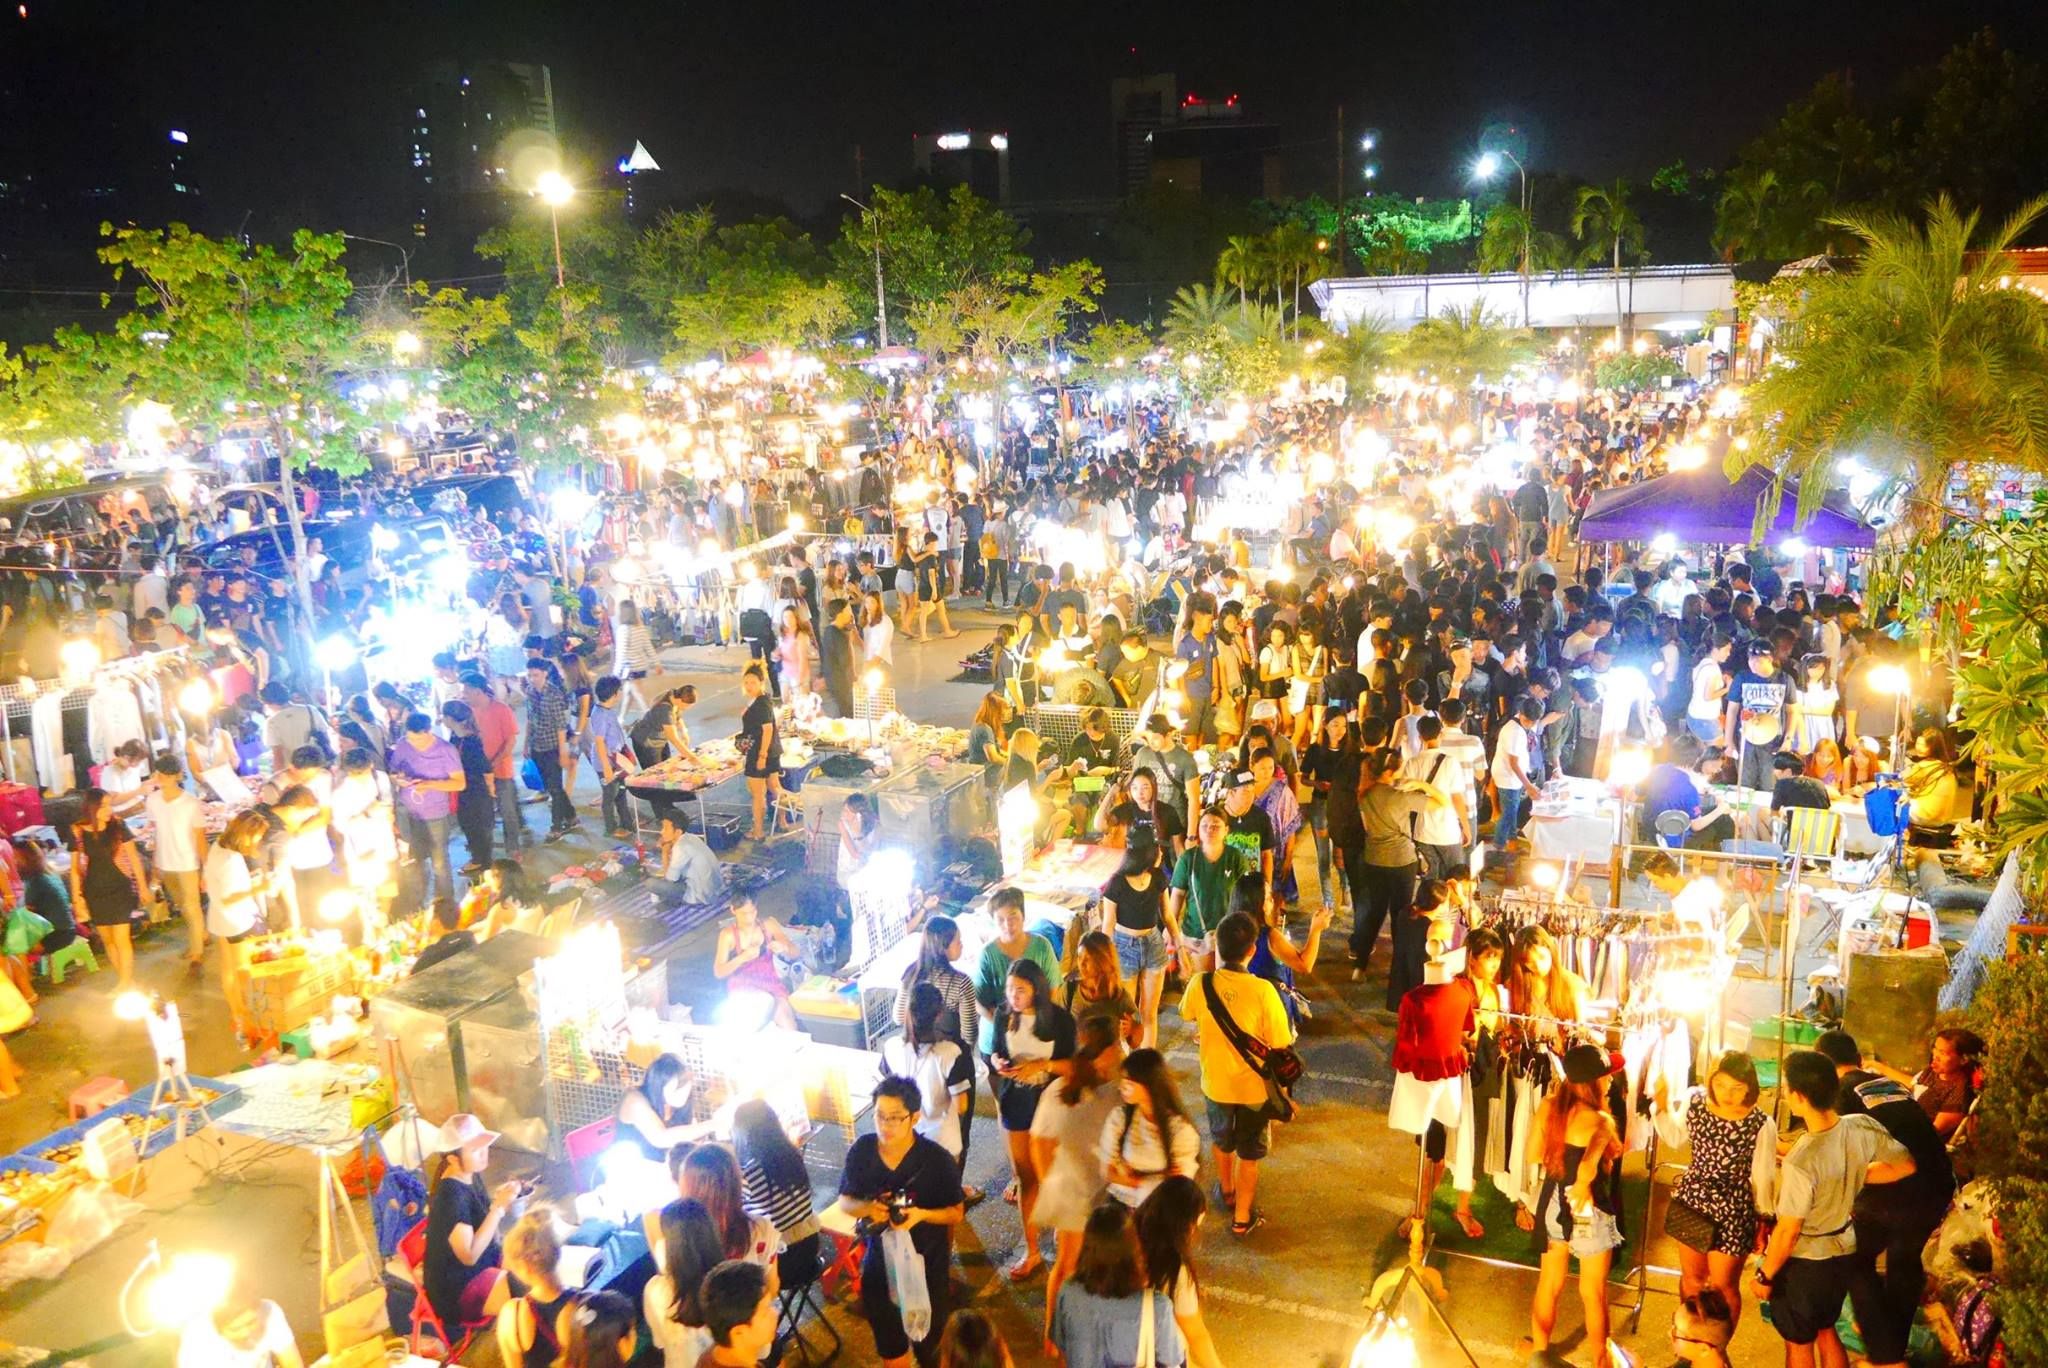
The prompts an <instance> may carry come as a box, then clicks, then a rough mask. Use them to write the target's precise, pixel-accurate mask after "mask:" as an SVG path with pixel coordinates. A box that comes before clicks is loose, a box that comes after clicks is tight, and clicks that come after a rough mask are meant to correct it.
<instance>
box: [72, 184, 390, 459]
mask: <svg viewBox="0 0 2048 1368" xmlns="http://www.w3.org/2000/svg"><path fill="white" fill-rule="evenodd" d="M103 232H104V233H105V235H106V236H107V238H108V242H107V245H106V246H104V247H102V248H101V249H100V259H101V260H102V261H104V262H106V263H107V265H109V266H111V267H113V268H114V277H115V279H116V280H120V281H124V282H132V283H133V284H134V286H135V292H134V303H133V307H132V308H130V309H129V311H128V312H126V313H124V314H123V315H122V316H121V317H120V319H119V321H118V322H117V323H116V324H115V326H114V337H115V339H117V340H118V342H119V344H120V346H119V347H118V348H115V347H110V348H108V350H107V352H106V353H105V356H104V359H105V360H106V362H107V364H109V365H110V366H112V367H114V368H116V369H122V370H125V371H126V373H127V375H128V377H129V383H130V385H131V386H132V388H133V390H134V392H135V393H137V394H139V395H143V396H146V397H148V398H150V399H154V400H156V401H157V402H160V403H163V404H166V405H168V406H169V407H170V409H171V411H172V412H173V413H174V414H175V415H176V416H177V419H178V421H179V422H180V423H181V424H182V425H184V426H186V427H188V428H191V429H194V430H198V431H212V430H215V429H216V428H217V427H218V426H219V425H220V421H221V417H222V415H223V413H225V412H231V411H233V410H237V409H239V410H243V411H246V412H249V413H251V414H252V415H253V416H255V417H256V418H257V419H258V420H259V421H260V422H261V423H262V424H263V426H264V427H265V429H266V430H267V432H268V434H269V436H270V438H271V440H272V442H273V443H274V444H275V445H276V446H277V447H278V449H279V454H280V455H283V456H285V457H286V458H288V459H289V460H290V461H291V462H292V463H293V464H294V465H297V466H304V465H307V464H314V465H319V466H323V467H325V468H326V469H329V470H333V471H336V472H338V473H341V474H351V473H354V472H357V471H360V470H362V469H364V468H365V466H366V465H367V461H366V459H365V458H364V456H363V453H362V448H361V443H360V441H359V437H360V431H359V421H358V419H357V416H356V413H355V410H354V408H353V407H352V406H351V405H348V404H345V403H342V402H341V401H340V399H339V396H338V394H337V393H336V390H335V383H336V380H337V379H338V378H339V377H340V376H341V375H342V374H343V373H345V372H347V371H348V370H350V369H351V368H352V367H353V366H354V365H355V364H356V362H357V361H358V359H359V355H360V353H359V339H358V337H357V334H356V331H355V328H354V325H353V323H352V322H351V320H350V319H349V317H348V315H347V313H346V310H347V306H348V302H349V294H350V290H351V286H350V283H349V278H348V273H347V272H346V271H345V270H343V269H342V266H341V257H342V253H343V252H344V251H345V250H346V244H345V243H344V242H343V240H342V236H341V234H339V233H325V234H321V233H313V232H309V231H307V230H305V229H300V230H299V231H298V232H297V233H294V234H293V235H292V243H291V251H290V253H289V254H286V253H281V252H278V251H276V250H275V249H273V248H271V247H270V246H268V245H255V246H244V245H243V244H241V243H239V242H230V241H222V240H217V239H214V238H209V237H205V236H203V235H201V234H199V233H194V232H192V231H191V230H190V229H189V228H186V227H185V226H184V225H183V224H175V223H174V224H172V225H171V226H170V227H169V228H166V229H162V230H155V229H143V228H122V229H114V228H112V227H108V228H105V229H104V230H103Z"/></svg>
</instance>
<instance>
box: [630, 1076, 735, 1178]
mask: <svg viewBox="0 0 2048 1368" xmlns="http://www.w3.org/2000/svg"><path fill="white" fill-rule="evenodd" d="M694 1086H695V1084H694V1082H693V1081H692V1079H691V1078H690V1069H689V1066H688V1065H686V1064H684V1063H683V1061H682V1060H681V1059H679V1058H677V1057H676V1056H675V1055H672V1054H665V1055H661V1056H658V1057H657V1058H656V1059H655V1061H654V1062H653V1063H652V1064H649V1065H648V1066H647V1073H646V1074H645V1076H643V1077H642V1078H641V1080H640V1086H639V1087H637V1088H634V1089H633V1090H632V1091H631V1092H628V1093H627V1094H626V1095H625V1097H624V1098H622V1099H620V1101H619V1128H618V1138H619V1140H620V1142H621V1143H625V1144H632V1145H637V1146H639V1148H640V1153H641V1154H642V1155H643V1156H644V1157H645V1158H646V1159H647V1160H648V1161H649V1162H651V1163H656V1164H666V1163H667V1162H668V1155H669V1151H670V1150H672V1149H674V1148H675V1147H676V1146H677V1145H680V1144H682V1143H684V1142H685V1141H695V1140H702V1139H703V1138H704V1137H706V1136H708V1135H710V1134H711V1130H712V1127H711V1123H710V1122H708V1121H692V1120H690V1092H691V1089H692V1088H693V1087H694Z"/></svg>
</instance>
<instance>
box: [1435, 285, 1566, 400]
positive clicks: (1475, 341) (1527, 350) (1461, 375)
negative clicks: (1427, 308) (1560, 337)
mask: <svg viewBox="0 0 2048 1368" xmlns="http://www.w3.org/2000/svg"><path fill="white" fill-rule="evenodd" d="M1541 346H1542V344H1541V343H1540V342H1538V341H1537V339H1536V335H1535V334H1534V333H1532V332H1530V331H1529V330H1528V329H1527V328H1518V327H1516V326H1514V324H1512V323H1511V322H1509V321H1508V320H1507V319H1505V318H1503V317H1501V316H1500V315H1498V314H1494V313H1490V312H1488V310H1487V308H1486V305H1485V304H1484V303H1483V302H1482V301H1479V300H1474V301H1473V302H1472V306H1471V307H1470V308H1466V309H1460V308H1458V307H1457V306H1455V305H1449V304H1447V305H1445V306H1444V308H1443V310H1442V311H1441V312H1440V313H1438V314H1437V316H1436V317H1434V318H1425V319H1423V320H1422V321H1421V322H1420V323H1417V324H1416V325H1415V326H1414V327H1413V328H1411V329H1409V331H1408V337H1407V341H1406V343H1405V345H1404V348H1403V356H1404V358H1405V359H1406V361H1407V362H1408V364H1410V365H1412V366H1414V367H1416V368H1417V369H1419V370H1423V371H1427V372H1429V374H1430V375H1432V376H1433V377H1435V378H1436V380H1437V381H1438V382H1439V383H1441V384H1445V385H1450V386H1451V387H1453V388H1455V389H1459V390H1465V389H1469V388H1470V387H1471V386H1473V385H1475V384H1479V383H1480V382H1482V381H1487V380H1495V381H1497V380H1501V379H1503V378H1505V377H1506V376H1507V374H1508V373H1509V372H1510V371H1512V370H1514V368H1515V367H1517V366H1520V365H1523V364H1524V363H1526V362H1528V361H1530V360H1531V359H1533V358H1534V357H1535V356H1536V354H1537V352H1538V351H1539V350H1540V349H1541Z"/></svg>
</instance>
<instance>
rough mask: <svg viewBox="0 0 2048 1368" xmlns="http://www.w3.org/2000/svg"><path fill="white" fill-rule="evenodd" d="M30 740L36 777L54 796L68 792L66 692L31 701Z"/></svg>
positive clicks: (29, 714)
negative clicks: (65, 740)
mask: <svg viewBox="0 0 2048 1368" xmlns="http://www.w3.org/2000/svg"><path fill="white" fill-rule="evenodd" d="M28 725H29V740H30V744H31V746H32V747H33V749H34V751H35V757H36V778H37V779H38V780H39V781H41V783H42V786H43V787H44V788H46V789H48V790H49V791H50V793H51V795H52V796H55V795H57V794H60V793H68V792H70V790H71V785H70V783H69V782H67V779H66V776H65V774H64V766H63V763H62V761H63V755H64V695H63V693H61V692H57V693H46V694H43V695H41V696H40V697H38V698H37V699H36V701H35V702H34V703H32V704H30V705H29V713H28Z"/></svg>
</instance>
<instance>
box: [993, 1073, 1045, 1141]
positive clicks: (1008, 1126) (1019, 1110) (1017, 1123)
mask: <svg viewBox="0 0 2048 1368" xmlns="http://www.w3.org/2000/svg"><path fill="white" fill-rule="evenodd" d="M1003 1085H1004V1086H1003V1090H1002V1091H1001V1093H999V1094H998V1095H997V1097H996V1116H997V1118H998V1119H1000V1120H1001V1121H1002V1123H1003V1129H1004V1130H1006V1131H1028V1130H1030V1129H1031V1118H1033V1117H1034V1116H1037V1115H1038V1099H1039V1098H1040V1097H1042V1096H1043V1095H1044V1094H1045V1087H1044V1086H1034V1085H1033V1084H1030V1083H1012V1082H1011V1081H1010V1080H1009V1079H1004V1080H1003Z"/></svg>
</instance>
